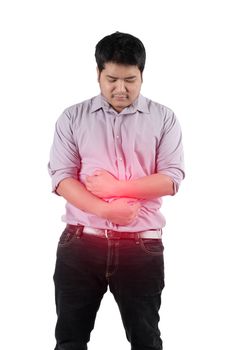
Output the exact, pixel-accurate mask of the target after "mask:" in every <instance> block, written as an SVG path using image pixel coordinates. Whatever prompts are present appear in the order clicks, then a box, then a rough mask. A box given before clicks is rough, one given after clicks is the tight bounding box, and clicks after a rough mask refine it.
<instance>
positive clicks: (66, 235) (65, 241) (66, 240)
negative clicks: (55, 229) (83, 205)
mask: <svg viewBox="0 0 233 350" xmlns="http://www.w3.org/2000/svg"><path fill="white" fill-rule="evenodd" d="M76 236H77V235H76V232H72V231H70V230H69V229H68V228H65V230H64V231H63V232H62V234H61V236H60V239H59V242H58V248H59V247H68V246H69V245H71V243H72V242H73V241H74V239H76Z"/></svg>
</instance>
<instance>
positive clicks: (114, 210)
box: [48, 113, 140, 225]
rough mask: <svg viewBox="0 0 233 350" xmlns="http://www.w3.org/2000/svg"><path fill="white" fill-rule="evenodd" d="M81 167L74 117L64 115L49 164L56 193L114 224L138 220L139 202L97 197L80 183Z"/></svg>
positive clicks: (55, 135)
mask: <svg viewBox="0 0 233 350" xmlns="http://www.w3.org/2000/svg"><path fill="white" fill-rule="evenodd" d="M80 167H81V158H80V155H79V151H78V147H77V145H76V144H75V141H74V139H73V132H72V123H71V116H70V115H69V113H63V114H62V115H61V117H60V118H59V119H58V121H57V123H56V129H55V134H54V141H53V145H52V148H51V151H50V162H49V164H48V170H49V173H50V176H51V178H52V188H53V192H54V193H57V194H59V195H61V196H62V197H64V198H65V199H66V200H67V201H68V202H69V203H71V204H72V205H74V206H75V207H77V208H79V209H81V210H83V211H85V212H88V213H91V214H94V215H97V216H99V217H102V218H105V219H107V220H109V221H111V222H112V223H114V224H118V225H128V224H129V223H130V222H131V221H133V220H134V219H135V217H136V216H137V214H138V211H139V208H140V204H139V203H137V202H136V201H135V200H132V199H131V200H130V199H129V198H127V199H125V198H124V199H123V198H122V199H119V200H115V201H112V202H111V203H107V202H106V201H104V200H102V199H100V198H97V197H96V196H94V195H93V194H91V193H90V192H88V191H87V189H86V188H85V186H83V185H82V184H81V183H80V182H79V181H78V180H77V177H78V173H79V170H80Z"/></svg>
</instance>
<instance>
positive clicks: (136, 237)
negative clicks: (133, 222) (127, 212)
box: [135, 232, 140, 244]
mask: <svg viewBox="0 0 233 350" xmlns="http://www.w3.org/2000/svg"><path fill="white" fill-rule="evenodd" d="M139 240H140V232H136V234H135V243H136V244H139Z"/></svg>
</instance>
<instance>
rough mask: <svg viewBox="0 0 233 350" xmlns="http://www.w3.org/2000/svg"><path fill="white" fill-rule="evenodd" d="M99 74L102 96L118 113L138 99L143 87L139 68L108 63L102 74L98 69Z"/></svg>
mask: <svg viewBox="0 0 233 350" xmlns="http://www.w3.org/2000/svg"><path fill="white" fill-rule="evenodd" d="M97 73H98V82H99V85H100V91H101V93H102V95H103V96H104V97H105V98H106V99H107V101H108V103H109V104H110V105H111V106H112V107H113V108H114V109H115V110H116V111H117V112H119V113H120V112H121V111H122V110H123V109H124V108H125V107H127V106H129V105H131V104H132V103H133V102H134V101H135V100H136V99H137V97H138V95H139V93H140V90H141V85H142V76H141V72H140V70H139V68H138V67H137V66H134V65H123V64H117V63H112V62H108V63H105V68H104V69H103V70H102V72H101V73H100V72H99V70H98V69H97Z"/></svg>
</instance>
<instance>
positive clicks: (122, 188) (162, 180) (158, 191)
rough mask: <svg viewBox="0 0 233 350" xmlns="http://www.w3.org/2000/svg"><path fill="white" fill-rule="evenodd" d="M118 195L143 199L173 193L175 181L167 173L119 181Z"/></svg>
mask: <svg viewBox="0 0 233 350" xmlns="http://www.w3.org/2000/svg"><path fill="white" fill-rule="evenodd" d="M115 191H116V193H115V195H116V196H119V197H121V196H125V197H132V198H138V199H139V198H141V199H153V198H157V197H162V196H167V195H173V194H174V189H173V181H172V179H171V178H170V177H169V176H167V175H162V174H153V175H149V176H145V177H141V178H139V179H135V180H129V181H118V182H117V186H116V190H115Z"/></svg>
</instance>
